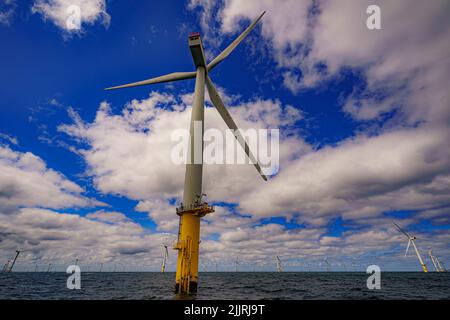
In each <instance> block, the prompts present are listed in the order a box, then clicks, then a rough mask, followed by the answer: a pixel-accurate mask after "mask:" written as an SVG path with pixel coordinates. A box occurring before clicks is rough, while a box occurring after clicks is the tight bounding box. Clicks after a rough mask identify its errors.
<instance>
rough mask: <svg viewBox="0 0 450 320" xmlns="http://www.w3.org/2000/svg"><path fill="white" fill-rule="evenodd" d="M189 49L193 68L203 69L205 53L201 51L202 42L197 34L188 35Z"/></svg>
mask: <svg viewBox="0 0 450 320" xmlns="http://www.w3.org/2000/svg"><path fill="white" fill-rule="evenodd" d="M188 38H189V49H190V50H191V54H192V59H193V60H194V64H195V67H196V68H198V67H205V66H206V59H205V52H204V50H203V42H202V38H201V36H200V33H199V32H196V33H191V34H190V35H189V37H188Z"/></svg>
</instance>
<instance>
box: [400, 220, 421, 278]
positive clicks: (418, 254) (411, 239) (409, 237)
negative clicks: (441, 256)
mask: <svg viewBox="0 0 450 320" xmlns="http://www.w3.org/2000/svg"><path fill="white" fill-rule="evenodd" d="M392 223H393V224H394V225H395V227H396V228H397V230H398V231H400V232H401V233H403V234H404V235H405V236H406V237H407V238H408V246H407V247H406V251H405V257H406V255H407V254H408V250H409V246H410V245H411V243H412V245H413V247H414V250H415V251H416V254H417V258H418V259H419V262H420V265H421V266H422V269H423V272H428V269H427V266H426V265H425V263H424V262H423V260H422V257H421V256H420V253H419V250H417V247H416V242H415V241H416V237H415V236H412V235H410V234H409V233H407V232H406V231H404V230H403V229H402V228H400V226H399V225H398V224H396V223H395V222H394V221H392Z"/></svg>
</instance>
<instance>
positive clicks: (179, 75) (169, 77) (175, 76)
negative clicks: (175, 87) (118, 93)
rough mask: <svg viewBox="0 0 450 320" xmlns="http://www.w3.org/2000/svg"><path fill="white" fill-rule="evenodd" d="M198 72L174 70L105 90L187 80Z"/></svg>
mask: <svg viewBox="0 0 450 320" xmlns="http://www.w3.org/2000/svg"><path fill="white" fill-rule="evenodd" d="M195 75H196V73H195V72H173V73H169V74H166V75H163V76H160V77H156V78H151V79H147V80H143V81H138V82H133V83H128V84H123V85H120V86H115V87H110V88H106V89H105V90H115V89H122V88H130V87H138V86H145V85H147V84H155V83H162V82H170V81H178V80H185V79H191V78H195Z"/></svg>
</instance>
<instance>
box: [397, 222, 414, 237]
mask: <svg viewBox="0 0 450 320" xmlns="http://www.w3.org/2000/svg"><path fill="white" fill-rule="evenodd" d="M392 223H393V224H394V225H395V226H396V228H397V230H398V231H400V232H401V233H403V234H404V235H405V236H407V237H408V239H409V238H411V236H410V235H409V234H408V233H407V232H406V231H404V230H403V229H402V228H400V226H399V225H398V224H396V223H395V222H394V221H392Z"/></svg>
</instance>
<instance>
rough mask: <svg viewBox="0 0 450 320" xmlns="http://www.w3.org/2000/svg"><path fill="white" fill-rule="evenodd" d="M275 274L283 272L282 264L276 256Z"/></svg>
mask: <svg viewBox="0 0 450 320" xmlns="http://www.w3.org/2000/svg"><path fill="white" fill-rule="evenodd" d="M277 272H283V264H282V263H281V259H280V257H279V256H277Z"/></svg>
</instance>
